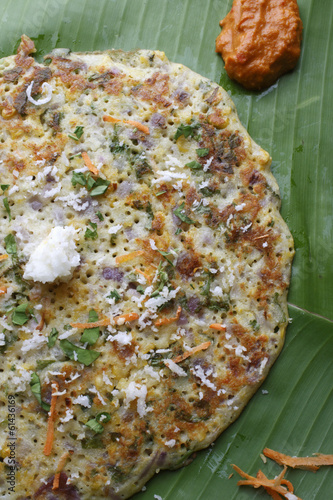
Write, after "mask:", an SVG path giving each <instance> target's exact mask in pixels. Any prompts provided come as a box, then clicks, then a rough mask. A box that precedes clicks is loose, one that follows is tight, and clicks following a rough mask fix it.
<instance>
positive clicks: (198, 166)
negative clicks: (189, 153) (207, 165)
mask: <svg viewBox="0 0 333 500" xmlns="http://www.w3.org/2000/svg"><path fill="white" fill-rule="evenodd" d="M185 167H189V168H190V169H191V170H202V165H201V163H199V162H197V161H190V163H186V164H185Z"/></svg>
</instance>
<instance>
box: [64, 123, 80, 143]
mask: <svg viewBox="0 0 333 500" xmlns="http://www.w3.org/2000/svg"><path fill="white" fill-rule="evenodd" d="M82 134H83V127H82V126H81V125H78V126H77V127H76V129H75V130H74V135H73V134H68V137H70V138H71V139H73V140H74V141H79V139H80V138H81V137H82Z"/></svg>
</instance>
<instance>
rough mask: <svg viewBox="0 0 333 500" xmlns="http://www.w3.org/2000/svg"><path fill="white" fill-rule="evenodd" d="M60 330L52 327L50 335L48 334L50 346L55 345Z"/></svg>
mask: <svg viewBox="0 0 333 500" xmlns="http://www.w3.org/2000/svg"><path fill="white" fill-rule="evenodd" d="M58 335H59V332H58V330H57V329H56V328H52V330H51V333H50V335H49V336H48V340H47V345H48V347H53V346H54V344H55V343H56V340H57V338H58Z"/></svg>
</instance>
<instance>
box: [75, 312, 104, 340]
mask: <svg viewBox="0 0 333 500" xmlns="http://www.w3.org/2000/svg"><path fill="white" fill-rule="evenodd" d="M95 321H98V314H97V312H96V311H95V309H90V311H89V323H94V322H95ZM98 339H99V328H98V327H95V328H85V329H84V330H83V334H82V336H81V339H80V341H81V342H82V343H83V344H85V343H86V342H87V343H88V344H89V345H94V344H96V342H97V340H98Z"/></svg>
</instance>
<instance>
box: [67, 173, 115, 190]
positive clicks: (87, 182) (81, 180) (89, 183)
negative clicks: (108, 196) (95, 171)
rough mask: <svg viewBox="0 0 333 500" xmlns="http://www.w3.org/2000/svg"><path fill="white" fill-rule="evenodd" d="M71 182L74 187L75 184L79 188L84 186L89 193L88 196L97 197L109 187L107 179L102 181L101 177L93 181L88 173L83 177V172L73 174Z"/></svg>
mask: <svg viewBox="0 0 333 500" xmlns="http://www.w3.org/2000/svg"><path fill="white" fill-rule="evenodd" d="M71 182H72V184H73V186H74V187H75V186H76V184H80V185H81V186H85V187H86V188H87V189H88V191H90V196H99V195H101V194H103V193H105V191H106V190H107V188H108V187H109V185H110V181H108V180H107V179H102V178H101V177H97V179H96V180H95V179H93V178H92V177H91V175H90V173H88V174H87V175H85V174H84V173H83V172H75V171H74V172H73V173H72V179H71Z"/></svg>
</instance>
